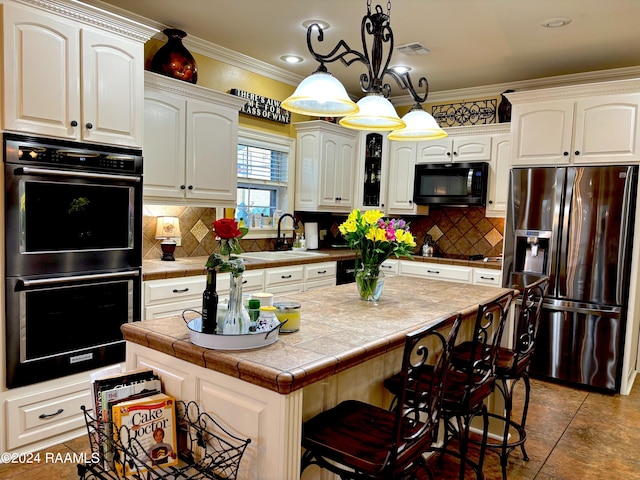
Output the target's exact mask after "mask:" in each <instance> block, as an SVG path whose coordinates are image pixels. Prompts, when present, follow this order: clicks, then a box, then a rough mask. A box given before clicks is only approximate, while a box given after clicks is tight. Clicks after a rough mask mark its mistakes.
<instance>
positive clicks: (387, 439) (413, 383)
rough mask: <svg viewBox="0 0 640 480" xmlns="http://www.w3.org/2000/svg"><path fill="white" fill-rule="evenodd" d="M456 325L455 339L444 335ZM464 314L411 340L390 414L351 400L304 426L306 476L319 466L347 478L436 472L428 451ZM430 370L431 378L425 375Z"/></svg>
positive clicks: (410, 336) (415, 334)
mask: <svg viewBox="0 0 640 480" xmlns="http://www.w3.org/2000/svg"><path fill="white" fill-rule="evenodd" d="M443 324H448V325H452V327H451V330H450V332H449V335H448V336H447V337H446V338H445V336H444V335H443V334H442V333H441V332H440V331H439V330H441V329H442V328H443ZM459 328H460V316H459V315H453V316H449V317H446V318H444V319H443V321H442V322H437V324H436V325H434V326H430V327H424V328H421V329H420V330H418V331H415V332H412V333H410V334H408V335H407V336H406V339H405V346H404V352H403V361H402V370H401V372H400V373H399V374H398V376H399V378H400V382H401V388H400V391H399V403H398V405H403V407H402V408H397V409H395V411H389V410H387V409H385V408H381V407H377V406H374V405H370V404H368V403H364V402H360V401H357V400H345V401H343V402H340V403H339V404H338V405H337V406H335V407H333V408H331V409H329V410H327V411H324V412H322V413H320V414H318V415H316V416H315V417H313V418H311V419H310V420H308V421H307V422H305V423H304V424H303V427H302V447H303V448H305V449H306V451H305V452H304V454H303V456H302V465H301V475H302V472H304V470H305V469H306V468H307V467H309V466H310V465H314V464H315V465H318V466H320V467H321V468H323V469H326V470H328V471H331V472H333V473H335V474H337V475H339V476H340V478H341V479H343V480H346V479H389V480H391V479H394V480H395V479H404V478H415V475H416V473H417V472H418V470H420V469H423V470H424V471H425V472H426V473H427V475H428V476H429V478H431V479H433V474H432V472H431V470H430V469H429V466H428V464H427V462H426V461H425V459H424V457H423V453H425V452H428V451H429V450H430V449H431V448H432V444H433V441H434V440H435V437H436V432H437V428H438V423H439V421H440V411H441V404H442V389H443V381H444V376H445V375H446V374H447V372H448V368H449V358H450V353H451V348H452V345H453V341H454V339H455V336H456V334H457V332H458V329H459ZM422 370H429V371H430V372H431V375H430V376H429V378H428V379H427V378H426V377H423V376H422V375H420V374H419V372H421V371H422Z"/></svg>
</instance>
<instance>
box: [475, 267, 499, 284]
mask: <svg viewBox="0 0 640 480" xmlns="http://www.w3.org/2000/svg"><path fill="white" fill-rule="evenodd" d="M472 283H473V284H475V285H490V286H492V287H501V286H502V272H501V271H500V270H494V269H491V268H475V267H474V268H473V277H472Z"/></svg>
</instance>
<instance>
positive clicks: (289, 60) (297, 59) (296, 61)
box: [280, 55, 304, 63]
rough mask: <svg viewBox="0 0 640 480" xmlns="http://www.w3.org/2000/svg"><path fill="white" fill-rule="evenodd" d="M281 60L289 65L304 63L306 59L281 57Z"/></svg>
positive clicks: (293, 56)
mask: <svg viewBox="0 0 640 480" xmlns="http://www.w3.org/2000/svg"><path fill="white" fill-rule="evenodd" d="M280 60H282V61H284V62H287V63H302V62H304V58H302V57H299V56H298V55H283V56H281V57H280Z"/></svg>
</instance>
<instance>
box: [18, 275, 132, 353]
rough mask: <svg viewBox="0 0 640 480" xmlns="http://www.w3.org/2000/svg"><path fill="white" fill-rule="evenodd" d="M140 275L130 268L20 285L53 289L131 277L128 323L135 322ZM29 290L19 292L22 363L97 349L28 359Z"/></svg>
mask: <svg viewBox="0 0 640 480" xmlns="http://www.w3.org/2000/svg"><path fill="white" fill-rule="evenodd" d="M139 275H140V272H139V271H138V270H130V271H126V272H112V273H99V274H95V275H74V276H68V277H54V278H46V279H35V280H24V279H19V280H18V285H19V284H22V285H25V287H26V286H27V285H28V286H29V287H47V286H50V285H52V286H53V287H52V288H43V289H46V290H51V289H56V288H67V287H62V286H60V284H62V283H73V282H83V286H86V285H91V283H88V282H91V281H92V280H95V282H93V283H94V284H95V283H101V284H104V283H113V282H110V281H118V280H121V279H124V278H129V280H127V284H128V285H127V305H128V307H127V323H131V322H133V309H134V305H135V302H134V298H133V294H134V289H135V287H134V283H133V278H135V277H139ZM102 280H107V282H104V281H102ZM34 290H35V289H34ZM28 291H29V290H27V289H23V290H20V292H19V296H20V300H19V301H20V363H23V364H29V363H31V362H40V361H42V360H46V359H51V358H57V357H61V356H68V355H69V354H78V353H81V352H87V351H91V350H94V349H95V346H90V347H85V348H80V349H76V350H68V351H65V352H62V353H60V354H53V355H47V356H40V357H38V358H35V359H32V360H28V359H27V311H26V301H25V300H26V299H25V296H26V295H27V293H28ZM31 291H33V290H31ZM118 343H122V340H116V341H113V342H108V343H102V344H100V346H101V347H104V346H108V345H115V344H118Z"/></svg>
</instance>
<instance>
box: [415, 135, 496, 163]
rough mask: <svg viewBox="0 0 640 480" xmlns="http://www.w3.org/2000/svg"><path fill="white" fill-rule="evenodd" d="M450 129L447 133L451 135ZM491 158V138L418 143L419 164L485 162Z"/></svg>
mask: <svg viewBox="0 0 640 480" xmlns="http://www.w3.org/2000/svg"><path fill="white" fill-rule="evenodd" d="M449 130H454V129H448V130H447V133H449ZM490 158H491V137H489V136H484V135H481V136H476V135H473V136H462V137H457V136H452V135H450V136H448V137H446V138H442V139H440V140H425V141H422V142H418V145H417V158H416V162H417V163H451V162H483V161H489V159H490Z"/></svg>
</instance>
